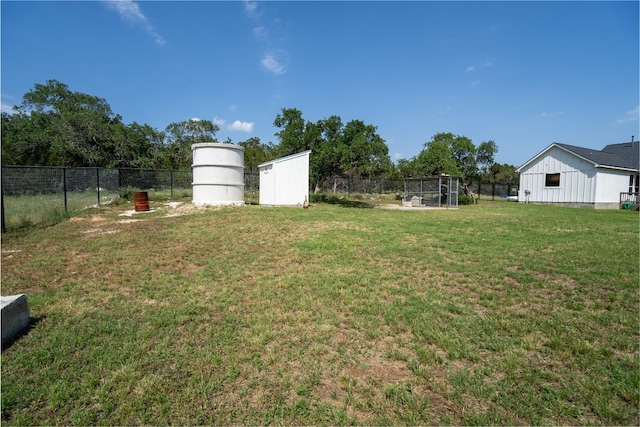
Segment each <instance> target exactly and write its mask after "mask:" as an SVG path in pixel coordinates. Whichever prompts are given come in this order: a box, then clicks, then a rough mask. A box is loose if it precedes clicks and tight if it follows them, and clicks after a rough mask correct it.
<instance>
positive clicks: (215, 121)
mask: <svg viewBox="0 0 640 427" xmlns="http://www.w3.org/2000/svg"><path fill="white" fill-rule="evenodd" d="M226 123H227V121H226V120H224V119H219V118H217V117H214V118H213V124H214V125H216V126H218V127H222V126H224V125H225V124H226Z"/></svg>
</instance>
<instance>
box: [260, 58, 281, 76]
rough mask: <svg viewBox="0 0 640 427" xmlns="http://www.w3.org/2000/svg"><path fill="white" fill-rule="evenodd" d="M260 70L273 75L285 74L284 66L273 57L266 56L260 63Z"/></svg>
mask: <svg viewBox="0 0 640 427" xmlns="http://www.w3.org/2000/svg"><path fill="white" fill-rule="evenodd" d="M260 64H261V65H262V68H264V69H265V70H267V71H270V72H272V73H273V74H275V75H281V74H284V73H285V68H286V66H285V65H283V64H282V63H281V62H280V61H279V60H278V59H277V58H276V57H274V56H273V55H266V56H265V57H264V58H263V59H262V61H260Z"/></svg>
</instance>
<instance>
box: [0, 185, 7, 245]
mask: <svg viewBox="0 0 640 427" xmlns="http://www.w3.org/2000/svg"><path fill="white" fill-rule="evenodd" d="M0 200H1V203H2V207H1V208H0V209H2V232H3V233H6V232H7V228H6V227H5V225H4V188H2V185H1V184H0Z"/></svg>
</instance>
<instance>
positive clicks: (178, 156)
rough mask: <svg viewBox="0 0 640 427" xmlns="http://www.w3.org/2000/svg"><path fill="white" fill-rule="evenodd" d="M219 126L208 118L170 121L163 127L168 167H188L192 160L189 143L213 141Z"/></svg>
mask: <svg viewBox="0 0 640 427" xmlns="http://www.w3.org/2000/svg"><path fill="white" fill-rule="evenodd" d="M218 130H220V128H219V127H218V125H216V124H213V122H211V121H209V120H200V119H197V120H196V119H191V120H185V121H182V122H174V123H170V124H169V125H168V126H167V128H166V129H165V132H166V133H165V135H166V137H165V144H166V156H167V158H168V163H169V165H168V166H169V168H171V169H189V168H191V163H192V160H193V154H192V151H191V145H193V144H199V143H204V142H215V140H216V139H215V135H216V132H218Z"/></svg>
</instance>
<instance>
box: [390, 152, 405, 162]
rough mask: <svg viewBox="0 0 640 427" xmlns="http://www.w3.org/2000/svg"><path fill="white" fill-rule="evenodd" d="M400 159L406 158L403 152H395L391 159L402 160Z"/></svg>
mask: <svg viewBox="0 0 640 427" xmlns="http://www.w3.org/2000/svg"><path fill="white" fill-rule="evenodd" d="M402 159H406V156H405V155H404V154H402V153H395V154H394V155H393V160H394V161H396V162H397V161H398V160H402Z"/></svg>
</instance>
